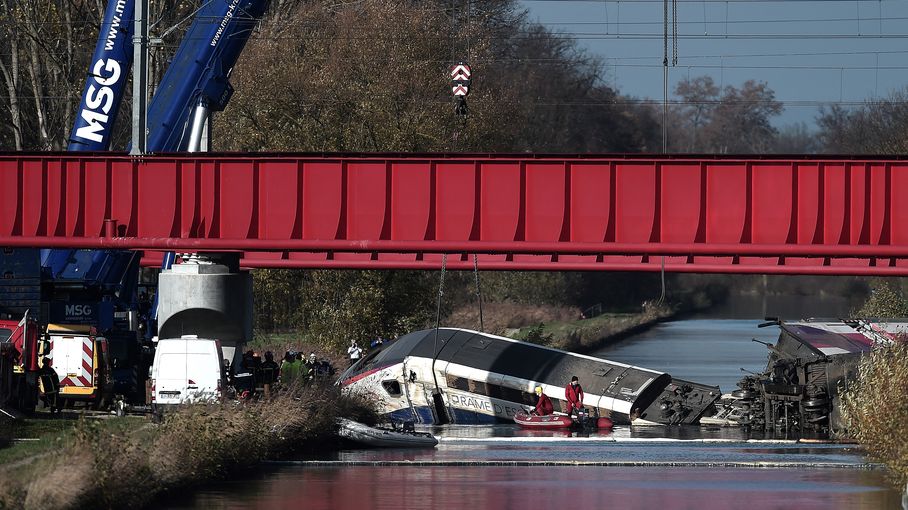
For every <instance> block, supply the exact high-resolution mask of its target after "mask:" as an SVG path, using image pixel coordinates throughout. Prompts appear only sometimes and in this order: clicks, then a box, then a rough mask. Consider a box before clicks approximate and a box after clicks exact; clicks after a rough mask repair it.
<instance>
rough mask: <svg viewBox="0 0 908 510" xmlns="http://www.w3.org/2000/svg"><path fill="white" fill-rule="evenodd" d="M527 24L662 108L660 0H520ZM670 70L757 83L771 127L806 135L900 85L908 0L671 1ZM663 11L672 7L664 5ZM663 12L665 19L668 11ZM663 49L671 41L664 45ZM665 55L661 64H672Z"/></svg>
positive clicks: (905, 68)
mask: <svg viewBox="0 0 908 510" xmlns="http://www.w3.org/2000/svg"><path fill="white" fill-rule="evenodd" d="M521 3H522V5H523V6H524V7H525V8H526V9H527V11H528V12H529V16H530V19H531V20H533V21H537V22H539V23H542V24H544V25H546V26H547V27H548V28H549V29H550V30H552V31H554V32H558V33H561V34H563V35H565V36H568V37H571V38H574V39H575V40H576V41H577V42H578V44H579V45H580V46H581V47H583V48H586V49H587V50H588V51H589V52H590V53H591V54H594V55H598V56H600V57H602V58H604V59H605V64H606V72H605V76H606V79H607V81H608V82H609V83H610V84H611V85H613V86H617V88H618V89H619V90H620V91H621V92H622V93H623V94H627V95H631V96H635V97H647V98H653V99H658V100H661V99H662V96H663V92H662V75H663V70H662V60H663V40H662V33H663V2H662V0H624V1H617V0H609V1H605V0H522V1H521ZM677 5H678V10H677V12H678V15H677V18H678V37H679V39H678V64H677V66H675V67H671V68H670V69H669V83H670V85H669V87H670V91H671V90H673V89H674V85H673V84H674V83H676V82H677V81H678V80H681V79H683V78H686V77H688V76H690V77H695V76H701V75H706V74H708V75H711V76H712V77H713V79H714V80H715V82H716V83H717V84H721V85H733V86H736V87H740V86H741V84H743V83H744V82H745V81H746V80H749V79H754V80H758V81H764V82H766V83H768V84H769V86H770V87H771V88H772V89H773V90H774V91H775V93H776V99H778V100H780V101H782V102H783V103H784V104H785V112H784V113H783V114H782V115H781V116H780V117H779V118H778V119H776V122H775V124H776V125H777V126H780V127H781V126H784V125H786V124H792V123H797V122H805V123H806V124H807V125H808V126H809V127H811V128H812V127H814V124H815V123H814V119H815V117H816V116H817V111H818V108H819V106H820V105H821V104H832V103H843V104H844V105H845V106H852V105H854V104H857V103H860V102H862V101H864V100H866V99H869V98H874V97H885V96H887V95H888V94H889V93H890V92H891V91H893V90H897V89H901V88H903V87H904V86H905V85H908V1H906V0H785V1H767V0H729V1H725V0H677ZM669 9H671V2H669ZM670 12H671V11H670ZM670 44H671V42H670ZM671 52H672V50H671V46H670V47H669V59H671Z"/></svg>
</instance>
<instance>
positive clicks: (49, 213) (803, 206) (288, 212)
mask: <svg viewBox="0 0 908 510" xmlns="http://www.w3.org/2000/svg"><path fill="white" fill-rule="evenodd" d="M906 184H908V161H906V160H903V159H900V158H889V159H879V158H846V157H839V158H823V159H809V158H800V157H786V158H758V157H702V156H698V157H687V156H684V157H680V156H678V157H653V156H632V155H617V156H616V155H601V156H598V155H583V156H564V155H546V156H543V155H470V154H454V155H434V154H405V155H389V154H373V155H361V154H350V155H330V154H329V155H320V154H315V155H313V154H289V155H271V154H204V155H198V154H195V155H161V156H151V157H143V158H131V157H129V156H125V155H114V156H112V155H109V154H103V155H100V154H98V155H82V154H79V155H76V154H72V153H59V154H52V153H42V154H24V153H15V154H2V155H0V194H2V196H0V246H35V247H70V248H72V247H85V248H102V247H111V248H124V249H143V250H173V251H242V252H245V255H244V257H243V264H244V265H246V266H247V267H336V268H344V267H347V268H368V267H371V268H426V269H428V268H437V267H440V265H441V255H440V254H441V253H450V254H451V256H450V257H449V259H448V264H449V267H452V268H464V269H471V268H472V257H468V256H467V255H466V254H472V253H480V254H482V255H481V256H480V268H481V269H539V270H546V269H551V270H622V271H625V270H642V271H659V270H662V268H663V267H664V268H665V270H666V271H686V272H732V273H779V274H795V273H796V274H879V275H903V274H908V260H906V259H908V228H906V226H908V200H905V199H906V198H908V197H906V196H905V195H906V194H908V191H905V190H908V187H906Z"/></svg>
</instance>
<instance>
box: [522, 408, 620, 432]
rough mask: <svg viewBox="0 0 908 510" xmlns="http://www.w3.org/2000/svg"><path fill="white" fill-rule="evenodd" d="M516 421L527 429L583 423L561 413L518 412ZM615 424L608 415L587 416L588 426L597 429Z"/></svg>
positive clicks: (547, 428) (552, 427)
mask: <svg viewBox="0 0 908 510" xmlns="http://www.w3.org/2000/svg"><path fill="white" fill-rule="evenodd" d="M514 423H516V424H517V425H520V426H521V427H522V428H525V429H531V430H532V429H543V430H550V429H568V428H571V427H581V424H580V423H579V422H577V421H575V420H574V419H572V418H571V417H569V416H565V415H561V414H550V415H548V416H537V415H533V414H526V413H523V412H521V413H517V414H516V415H515V416H514ZM613 425H614V424H613V423H612V420H610V419H609V418H606V417H600V418H593V417H590V418H587V420H586V426H587V427H591V428H592V427H595V428H597V429H610V428H612V426H613Z"/></svg>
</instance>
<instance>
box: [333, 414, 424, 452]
mask: <svg viewBox="0 0 908 510" xmlns="http://www.w3.org/2000/svg"><path fill="white" fill-rule="evenodd" d="M338 435H339V436H340V437H342V438H344V439H347V440H350V441H353V442H355V443H358V444H361V445H364V446H370V447H374V448H434V447H435V446H436V445H437V444H438V439H436V438H435V437H434V436H433V435H432V434H428V433H421V432H402V431H396V430H387V429H382V428H376V427H369V426H368V425H363V424H362V423H359V422H355V421H352V420H347V419H340V420H338Z"/></svg>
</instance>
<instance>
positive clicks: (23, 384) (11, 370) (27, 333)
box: [0, 313, 39, 416]
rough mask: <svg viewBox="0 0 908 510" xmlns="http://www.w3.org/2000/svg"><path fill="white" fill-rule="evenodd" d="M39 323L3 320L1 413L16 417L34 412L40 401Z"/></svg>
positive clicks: (0, 334)
mask: <svg viewBox="0 0 908 510" xmlns="http://www.w3.org/2000/svg"><path fill="white" fill-rule="evenodd" d="M38 369H39V367H38V324H37V323H36V322H35V320H34V319H33V318H31V317H29V314H28V313H26V314H25V315H24V316H23V317H22V319H21V320H19V321H16V320H0V413H3V414H6V415H9V416H15V413H16V412H17V411H18V412H24V413H28V412H31V411H33V410H34V409H35V404H36V403H37V398H38Z"/></svg>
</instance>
